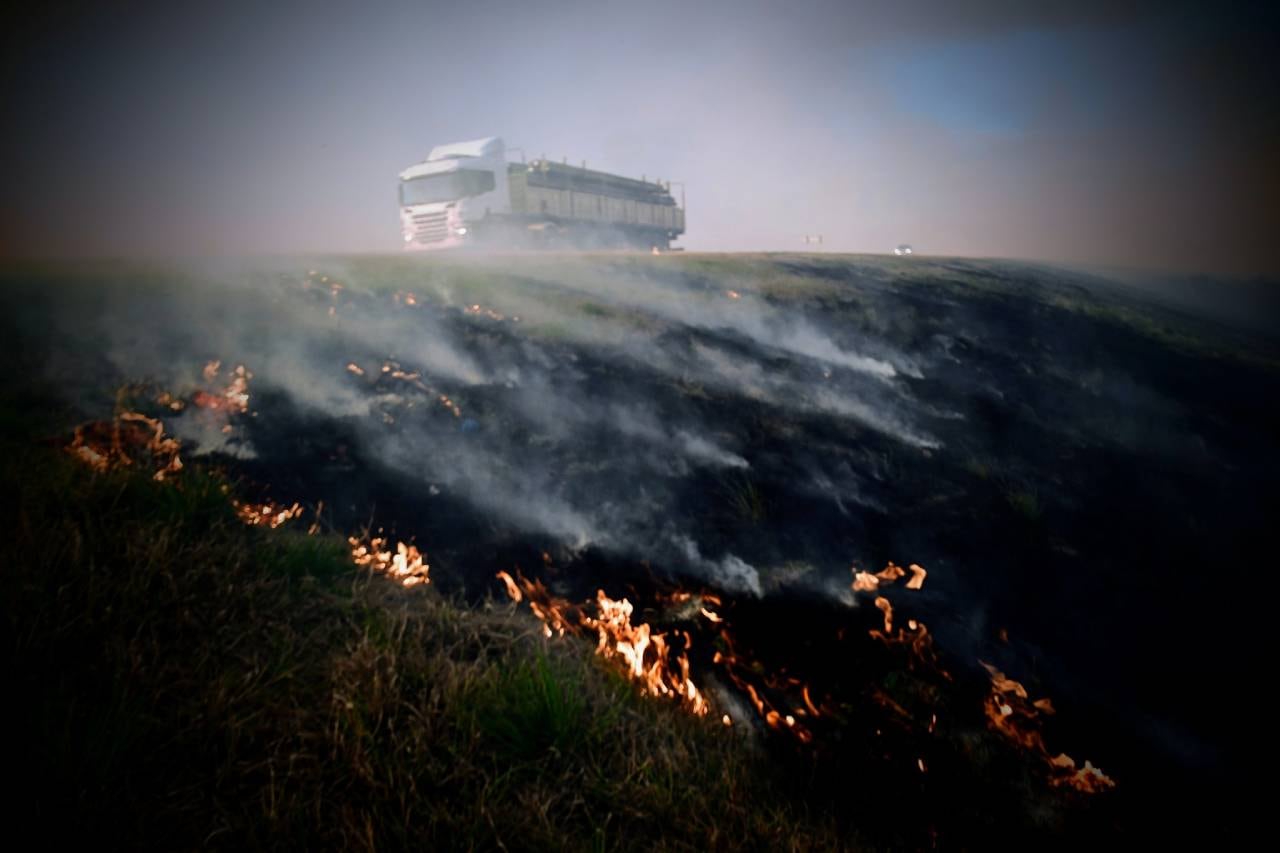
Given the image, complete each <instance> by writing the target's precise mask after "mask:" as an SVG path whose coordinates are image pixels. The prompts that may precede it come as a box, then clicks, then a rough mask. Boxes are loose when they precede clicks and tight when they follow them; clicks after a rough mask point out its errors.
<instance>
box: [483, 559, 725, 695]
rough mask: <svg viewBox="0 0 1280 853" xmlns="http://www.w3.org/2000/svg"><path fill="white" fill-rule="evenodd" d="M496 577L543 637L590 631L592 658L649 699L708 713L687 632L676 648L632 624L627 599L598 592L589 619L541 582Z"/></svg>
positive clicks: (502, 575)
mask: <svg viewBox="0 0 1280 853" xmlns="http://www.w3.org/2000/svg"><path fill="white" fill-rule="evenodd" d="M497 576H498V578H499V579H500V580H502V582H503V585H504V586H506V588H507V594H508V595H509V596H510V597H511V599H512V600H513V601H517V602H519V601H521V600H527V601H528V602H529V608H530V609H531V610H532V611H533V614H534V615H535V616H536V617H538V620H539V621H541V622H542V628H543V634H544V635H545V636H547V637H551V636H553V635H559V636H562V637H563V636H564V635H565V634H576V635H581V634H589V633H592V632H594V633H595V635H596V654H598V655H600V657H602V658H604V659H605V660H610V661H613V662H615V663H617V664H619V665H620V666H621V667H622V668H623V671H624V672H626V673H627V675H628V676H629V677H630V678H631V679H632V680H633V681H635V682H637V683H638V684H639V685H640V686H641V687H643V688H644V690H645V692H646V693H648V694H649V695H650V696H657V697H664V698H669V699H672V700H674V701H677V702H679V703H680V704H681V705H682V706H684V707H685V708H686V709H688V710H689V711H690V712H691V713H693V714H695V715H697V716H700V717H701V716H705V715H706V714H708V713H709V712H710V710H711V706H710V704H709V703H708V702H707V700H706V698H705V697H704V696H703V695H702V691H701V690H699V689H698V686H697V685H696V684H694V682H693V680H692V679H691V678H690V677H689V647H690V645H691V642H692V640H691V638H690V636H689V634H688V633H687V632H681V637H682V640H683V642H682V644H681V646H680V648H679V650H677V649H676V648H675V647H673V645H672V644H671V642H670V640H669V638H668V635H667V634H665V633H659V634H655V633H653V631H652V628H651V627H650V626H649V624H648V623H645V622H642V623H640V624H639V625H634V624H632V621H631V617H632V614H633V612H634V608H633V606H632V604H631V602H630V601H628V600H627V599H625V598H620V599H613V598H610V597H609V596H608V595H606V594H605V592H604V590H597V591H596V600H595V615H594V616H593V615H591V614H590V613H589V612H587V610H586V609H585V608H581V607H577V606H575V605H573V604H571V603H570V602H568V601H566V600H565V599H562V598H557V597H555V596H553V595H551V593H550V592H548V591H547V588H546V587H545V586H543V584H542V582H541V581H539V580H532V581H531V580H528V579H526V578H525V577H523V576H520V577H519V579H518V580H517V579H515V578H512V576H511V575H510V574H508V573H507V572H498V575H497Z"/></svg>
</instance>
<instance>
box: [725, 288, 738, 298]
mask: <svg viewBox="0 0 1280 853" xmlns="http://www.w3.org/2000/svg"><path fill="white" fill-rule="evenodd" d="M724 295H725V296H727V297H729V298H730V299H741V298H742V294H741V293H738V291H736V290H726V291H725V292H724Z"/></svg>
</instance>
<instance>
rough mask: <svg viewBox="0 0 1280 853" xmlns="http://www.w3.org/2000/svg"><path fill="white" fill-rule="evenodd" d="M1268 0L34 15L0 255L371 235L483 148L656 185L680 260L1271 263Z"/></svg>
mask: <svg viewBox="0 0 1280 853" xmlns="http://www.w3.org/2000/svg"><path fill="white" fill-rule="evenodd" d="M1277 8H1280V4H1274V3H1273V4H1270V10H1269V11H1268V10H1267V7H1264V6H1262V5H1259V6H1257V7H1252V6H1245V5H1238V6H1233V5H1232V4H1207V3H1206V4H1203V5H1202V6H1201V5H1196V4H1188V3H1182V2H1171V3H1148V2H1129V3H1126V2H1117V3H1107V4H1096V5H1094V6H1091V5H1090V4H1088V3H1081V2H1073V3H1060V2H1041V3H1025V2H1012V0H1008V1H1006V0H986V2H948V3H942V2H939V3H931V2H898V3H888V2H885V3H862V2H834V0H827V1H826V2H821V1H818V2H808V0H790V2H778V3H753V2H750V0H736V2H729V0H711V2H690V0H684V2H666V0H661V2H625V3H624V2H608V0H593V2H587V3H576V2H551V3H539V2H532V0H531V1H530V2H521V3H518V4H517V3H499V2H489V1H488V0H468V2H465V3H449V4H440V5H437V4H433V3H424V2H419V3H377V2H363V3H352V2H346V0H334V1H333V2H324V3H318V2H317V3H295V2H291V0H284V2H276V3H242V2H236V0H228V2H221V3H207V4H201V5H190V6H187V5H186V4H179V3H166V4H160V3H154V2H119V3H114V4H105V3H104V4H100V7H99V8H97V9H96V10H95V11H93V12H90V13H85V12H82V11H79V10H77V8H76V7H75V6H73V5H70V4H63V5H61V6H59V5H58V4H57V3H54V4H52V5H49V6H46V7H43V9H44V10H43V11H40V12H36V13H31V12H27V13H23V14H22V16H21V17H17V18H14V17H12V14H13V13H6V14H8V15H10V17H9V18H7V19H6V20H5V21H4V31H5V36H4V39H5V44H4V56H3V59H2V60H0V63H2V64H0V69H3V84H2V87H0V91H2V92H3V97H4V99H5V116H6V121H5V127H6V129H5V130H4V133H3V136H2V137H0V154H3V158H4V163H5V166H6V175H7V181H6V190H5V192H6V198H5V203H4V207H3V213H2V214H0V217H2V218H0V254H4V255H8V256H60V255H113V256H122V255H139V254H141V255H206V254H215V255H219V254H241V253H253V254H257V253H277V252H285V253H289V252H307V251H316V250H319V251H348V250H357V251H359V250H395V249H397V248H398V246H399V244H400V243H399V229H398V221H397V213H396V203H395V182H396V175H397V173H398V172H399V170H400V169H402V168H403V167H405V166H407V165H409V164H410V163H413V162H415V161H418V160H420V159H422V158H423V157H424V156H425V155H426V152H427V150H428V149H429V148H430V147H431V146H432V145H434V144H438V143H442V142H450V141H455V140H460V139H470V138H475V137H479V136H487V135H501V136H503V137H504V138H505V139H506V140H507V143H508V145H511V146H521V147H523V148H524V150H525V151H526V152H527V153H528V154H529V155H530V156H537V155H540V154H543V153H545V154H547V155H549V156H552V157H556V158H559V157H561V156H567V157H568V158H569V159H570V161H571V162H579V161H581V160H584V159H585V160H587V161H588V164H589V165H591V166H593V167H597V168H602V169H606V170H616V171H619V172H623V173H626V174H634V175H639V174H641V173H643V174H645V175H648V176H649V177H661V178H667V179H671V180H682V181H684V182H685V184H686V186H687V192H688V204H689V233H688V236H687V237H686V238H685V239H684V240H683V244H684V245H686V246H687V247H688V248H690V249H710V250H759V249H768V250H775V249H802V248H803V245H802V243H801V237H802V235H804V234H815V233H821V234H822V235H824V237H825V248H827V249H831V250H841V251H874V252H880V251H885V250H886V249H889V248H891V247H892V246H893V245H894V244H896V243H899V242H903V241H907V242H911V243H913V244H916V245H917V246H918V247H919V248H920V249H921V250H922V251H926V252H930V253H939V254H943V253H945V254H964V255H996V256H1013V257H1030V258H1039V259H1045V260H1060V261H1071V262H1081V263H1095V264H1111V265H1125V266H1140V267H1154V268H1164V269H1170V270H1178V271H1211V272H1217V271H1225V272H1233V273H1248V274H1256V273H1268V274H1274V273H1277V272H1280V155H1278V154H1277V152H1280V116H1278V112H1277V110H1278V105H1280V96H1278V95H1277V84H1278V83H1280V75H1278V74H1277V68H1276V61H1275V60H1274V59H1272V58H1271V55H1270V54H1272V53H1275V52H1276V51H1275V49H1274V45H1275V43H1276V40H1277V32H1280V13H1277V12H1276V11H1275V9H1277Z"/></svg>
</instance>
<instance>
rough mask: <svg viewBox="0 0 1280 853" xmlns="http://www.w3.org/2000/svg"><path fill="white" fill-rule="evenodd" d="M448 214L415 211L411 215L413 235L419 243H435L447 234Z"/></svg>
mask: <svg viewBox="0 0 1280 853" xmlns="http://www.w3.org/2000/svg"><path fill="white" fill-rule="evenodd" d="M448 218H449V214H447V213H445V212H444V211H441V212H439V213H415V214H414V215H413V230H414V237H415V238H416V239H417V240H418V242H420V243H435V242H437V241H439V240H443V239H444V238H445V237H447V236H449V224H448Z"/></svg>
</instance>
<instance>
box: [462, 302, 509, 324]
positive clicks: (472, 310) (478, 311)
mask: <svg viewBox="0 0 1280 853" xmlns="http://www.w3.org/2000/svg"><path fill="white" fill-rule="evenodd" d="M466 312H467V313H468V314H475V315H477V316H484V317H488V318H489V319H490V320H498V321H502V320H505V319H507V318H506V317H504V316H503V315H502V314H499V313H498V312H497V311H494V310H493V309H492V308H485V307H484V306H483V305H468V306H467V308H466Z"/></svg>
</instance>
